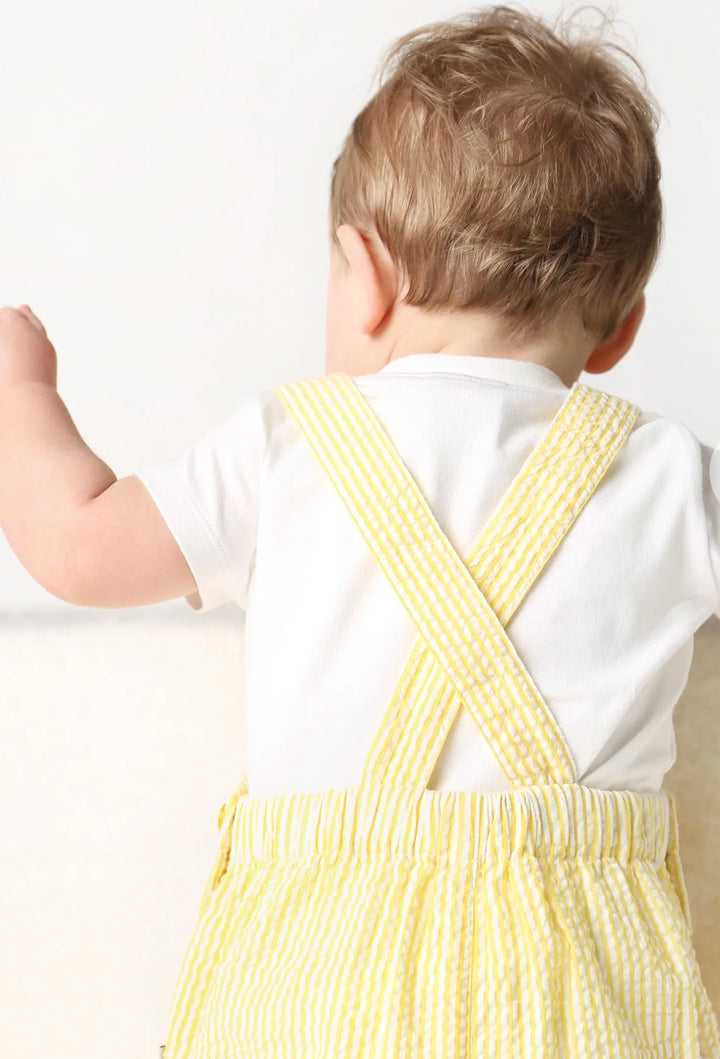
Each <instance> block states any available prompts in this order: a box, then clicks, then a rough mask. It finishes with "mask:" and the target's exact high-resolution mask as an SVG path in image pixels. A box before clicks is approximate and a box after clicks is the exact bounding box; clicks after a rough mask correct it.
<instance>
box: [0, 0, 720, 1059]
mask: <svg viewBox="0 0 720 1059" xmlns="http://www.w3.org/2000/svg"><path fill="white" fill-rule="evenodd" d="M572 29H573V27H572V26H571V25H570V24H569V23H568V24H559V25H557V26H555V27H551V26H548V25H547V24H545V23H544V22H543V21H542V20H541V19H540V18H537V17H534V16H532V15H529V14H527V13H524V12H522V11H519V10H516V9H514V8H511V7H507V6H495V7H488V8H484V9H481V10H478V11H476V12H472V13H470V14H468V15H466V16H463V17H458V18H457V19H453V20H449V21H446V22H439V23H435V24H432V25H429V26H424V27H421V28H420V29H417V30H415V31H413V32H410V33H407V34H405V36H403V37H401V38H400V39H399V40H398V41H397V42H396V43H395V44H394V45H393V47H392V48H391V49H390V50H389V52H388V54H387V56H386V70H387V71H388V72H389V76H388V78H387V80H386V81H385V83H384V84H382V85H381V87H380V88H379V90H378V92H377V93H376V94H375V95H374V96H373V98H372V99H371V100H370V101H369V103H368V104H367V105H366V106H365V107H364V108H363V110H362V111H361V112H360V114H358V116H357V117H356V118H355V120H354V121H353V123H352V127H351V129H350V132H349V134H348V136H347V138H346V141H345V143H344V145H343V148H342V151H341V153H340V155H339V157H338V158H337V159H336V161H335V164H334V167H333V174H332V185H331V193H330V215H329V229H330V241H331V242H330V258H331V260H330V274H329V283H328V298H327V343H326V364H325V367H326V373H325V374H324V375H322V376H319V377H318V378H315V379H309V380H301V381H297V382H290V383H287V384H284V385H282V386H279V387H276V388H274V389H273V390H269V391H265V392H263V393H260V394H253V395H251V396H249V397H247V398H245V399H244V400H243V401H241V402H240V403H239V404H238V407H237V409H236V410H235V412H234V413H233V414H232V415H231V416H229V417H228V418H227V419H225V420H223V422H222V423H220V424H219V425H218V426H217V427H216V428H214V430H213V431H211V432H210V433H209V434H208V435H207V436H206V437H205V438H203V439H201V440H200V441H199V442H197V443H196V444H194V445H193V446H191V447H190V448H189V449H188V450H187V451H186V453H184V454H183V456H182V457H181V458H179V459H177V460H175V461H166V462H165V463H163V464H158V465H157V466H155V467H150V468H148V469H146V470H145V471H144V472H142V473H141V474H135V475H130V476H128V477H126V478H122V479H117V478H116V476H115V475H114V474H113V473H112V471H111V470H110V468H109V467H108V466H107V465H106V464H105V463H104V462H103V461H102V460H101V459H99V458H98V457H97V456H96V455H95V454H94V453H93V452H91V450H90V449H89V448H88V447H87V445H86V444H85V443H84V442H83V440H82V439H81V437H80V436H79V434H78V432H77V430H76V428H75V426H74V424H73V422H72V420H71V418H70V416H69V414H68V412H67V409H66V407H65V405H64V404H63V402H62V400H61V399H60V397H59V396H58V393H57V389H56V381H57V378H56V357H55V350H54V348H53V346H52V343H51V342H50V340H49V339H48V337H47V334H46V332H45V328H44V327H43V325H42V323H41V322H40V321H39V320H38V319H37V317H36V316H35V315H34V314H33V313H32V311H31V310H30V309H29V307H28V306H21V307H20V308H19V309H13V308H9V307H6V308H4V309H2V310H0V525H2V528H3V530H4V532H5V534H6V536H7V539H8V541H9V542H10V545H11V546H12V548H13V549H14V551H15V553H16V555H17V556H18V558H19V560H20V561H21V562H22V563H23V564H24V565H25V567H26V568H27V569H28V571H29V572H30V573H31V574H32V576H33V577H34V578H36V579H37V580H38V582H39V583H40V584H41V585H43V586H44V587H45V588H46V589H47V590H48V591H49V592H51V593H52V594H53V595H55V596H57V597H59V598H60V599H63V600H65V601H67V602H69V603H75V604H78V605H80V606H87V607H135V606H142V605H147V604H151V603H155V602H160V601H163V600H168V599H175V598H183V597H184V598H185V599H186V600H187V602H188V603H189V605H190V606H192V607H193V608H194V609H196V610H209V609H212V608H213V607H215V606H218V605H219V604H221V603H224V602H227V601H230V600H232V601H234V602H235V603H237V604H238V605H239V606H240V607H242V608H243V609H244V610H245V611H246V636H247V647H246V687H247V695H246V705H247V710H248V733H249V747H248V755H249V762H250V765H249V769H248V774H247V775H245V776H243V777H242V780H241V781H240V783H239V784H238V786H237V789H236V790H235V791H234V792H233V793H232V795H231V796H230V797H229V798H228V800H227V802H226V803H225V804H224V805H223V807H222V809H221V812H220V817H219V821H218V823H219V827H220V829H221V832H222V835H221V841H220V848H219V851H218V855H217V859H216V862H215V864H214V866H213V869H212V872H211V874H210V877H209V879H208V884H207V887H206V889H205V892H204V894H203V898H202V901H201V906H200V912H199V915H198V920H197V924H196V927H195V930H194V933H193V936H192V938H191V940H190V943H189V946H188V950H187V954H186V957H185V960H184V962H183V967H182V970H181V972H180V975H179V979H178V982H177V987H176V991H175V996H174V1000H173V1008H172V1015H171V1019H170V1028H169V1032H168V1037H167V1043H166V1045H165V1046H164V1047H165V1053H164V1059H218V1057H219V1056H223V1057H224V1059H231V1057H233V1056H237V1057H238V1059H240V1057H241V1056H242V1057H249V1056H254V1057H260V1056H262V1057H263V1059H266V1057H270V1056H278V1057H279V1056H288V1057H290V1056H292V1057H301V1059H311V1057H312V1059H316V1057H318V1056H321V1055H322V1056H327V1057H330V1056H333V1057H337V1059H341V1057H346V1056H347V1057H348V1059H378V1057H380V1056H382V1057H384V1059H390V1057H397V1059H405V1057H407V1059H410V1057H411V1056H412V1057H414V1059H474V1057H475V1056H479V1055H483V1056H484V1057H486V1059H488V1057H493V1059H501V1057H502V1059H514V1057H518V1059H519V1057H532V1059H541V1057H547V1059H550V1057H558V1059H559V1057H560V1056H580V1055H583V1056H588V1057H589V1056H593V1057H594V1056H598V1057H599V1056H603V1057H617V1059H629V1057H630V1056H640V1055H651V1054H652V1055H661V1054H662V1055H665V1056H668V1057H671V1056H672V1059H681V1057H683V1059H686V1057H690V1056H694V1057H697V1059H700V1057H701V1056H703V1057H706V1059H707V1057H716V1059H720V1033H719V1032H718V1026H717V1021H716V1018H715V1015H714V1013H713V1011H712V1008H711V1005H710V1002H709V999H708V996H707V993H706V992H705V989H704V987H703V984H702V982H701V980H700V974H699V969H698V965H697V961H696V958H695V953H694V949H693V944H692V929H691V920H690V913H689V908H688V904H687V894H686V892H685V887H684V881H683V875H682V869H681V865H680V860H679V852H678V836H677V819H676V812H675V804H674V800H673V798H672V796H671V795H669V794H666V793H664V792H662V791H661V784H662V780H663V776H664V774H665V773H666V772H667V770H668V769H669V767H670V765H671V764H672V760H673V755H674V743H673V740H672V710H673V706H674V704H675V702H676V701H677V698H678V696H679V694H680V691H681V690H682V687H683V685H684V682H685V679H686V677H687V672H688V668H689V664H690V658H691V656H692V637H693V634H694V632H695V630H696V629H697V628H698V627H699V626H700V625H701V624H702V623H703V622H704V621H705V619H706V618H707V617H709V616H710V615H711V614H712V613H718V612H720V589H719V587H718V586H719V585H720V520H719V517H718V510H717V507H718V505H717V504H716V503H714V501H713V499H712V497H711V490H710V486H709V455H710V453H709V450H708V449H707V447H706V446H702V445H701V444H700V443H699V442H698V440H697V439H696V438H695V437H694V436H693V435H692V433H691V432H690V431H689V430H688V429H687V428H686V427H684V426H683V425H682V424H677V423H674V422H673V421H671V420H667V419H664V418H663V417H661V416H657V415H654V414H652V413H646V412H643V411H642V410H641V409H639V408H638V407H637V406H635V405H633V404H631V403H630V402H628V401H625V400H623V399H621V398H619V397H615V396H613V395H612V394H609V393H605V392H603V391H602V390H598V389H596V388H593V387H589V386H586V385H585V384H581V383H579V377H580V375H581V374H582V372H586V373H594V374H598V373H602V372H606V371H609V370H610V369H611V368H612V367H614V365H615V364H617V363H618V361H619V360H620V359H621V358H622V357H623V356H624V355H625V354H626V353H627V352H628V350H629V349H630V348H631V346H632V344H633V341H634V339H635V336H636V334H637V332H638V328H639V327H640V324H641V322H642V318H643V314H644V311H645V293H644V292H645V288H646V285H647V282H648V279H649V277H650V275H651V273H652V270H653V268H654V265H655V262H656V259H657V255H658V251H659V246H660V239H661V216H662V203H661V193H660V164H659V161H658V156H657V151H656V145H655V133H656V131H657V124H658V119H657V110H656V104H655V103H654V101H653V100H652V97H651V95H650V93H649V92H648V90H647V87H646V85H645V84H644V82H642V83H641V82H640V81H638V79H637V76H636V74H637V72H640V73H642V71H641V68H640V67H639V65H638V64H637V63H636V62H635V60H634V59H633V58H632V56H630V55H629V53H627V52H626V51H625V50H624V49H622V48H619V47H617V46H616V45H612V44H610V43H609V42H607V41H606V40H604V39H603V37H602V34H601V33H597V34H592V33H589V32H586V33H584V34H580V35H577V36H575V35H574V34H573V32H572ZM623 56H624V57H625V58H629V59H630V60H631V64H630V65H628V64H626V63H624V62H623V61H622V57H623ZM632 64H635V71H633V69H632Z"/></svg>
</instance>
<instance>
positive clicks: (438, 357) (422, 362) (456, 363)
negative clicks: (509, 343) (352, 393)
mask: <svg viewBox="0 0 720 1059" xmlns="http://www.w3.org/2000/svg"><path fill="white" fill-rule="evenodd" d="M427 372H448V373H450V374H453V375H472V376H475V377H477V378H480V379H496V380H498V381H499V382H507V383H510V384H511V385H512V384H514V385H516V386H536V387H540V388H542V389H549V390H560V391H563V392H565V393H567V391H568V390H569V389H570V387H569V386H566V385H565V383H564V382H563V381H562V379H561V378H560V376H559V375H558V374H557V373H556V372H554V371H553V370H552V369H551V368H548V367H546V366H545V365H544V364H536V363H535V362H534V361H530V360H516V359H512V358H510V357H478V356H471V355H470V354H466V353H409V354H407V355H406V356H403V357H397V358H396V359H395V360H391V361H389V362H388V363H387V364H386V365H385V366H384V367H383V368H381V369H380V371H379V372H378V375H389V374H393V375H394V374H396V373H398V374H400V373H402V374H413V375H414V374H425V373H427Z"/></svg>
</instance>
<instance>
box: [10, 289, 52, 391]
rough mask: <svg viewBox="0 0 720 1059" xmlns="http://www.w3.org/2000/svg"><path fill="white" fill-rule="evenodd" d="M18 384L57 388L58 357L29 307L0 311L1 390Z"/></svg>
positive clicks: (22, 306) (23, 306)
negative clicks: (47, 384)
mask: <svg viewBox="0 0 720 1059" xmlns="http://www.w3.org/2000/svg"><path fill="white" fill-rule="evenodd" d="M17 382H46V383H49V384H50V385H51V386H55V387H57V354H56V352H55V347H54V346H53V344H52V342H51V341H50V339H49V338H48V337H47V332H46V330H45V328H44V327H43V325H42V323H41V322H40V320H38V318H37V316H35V314H34V313H33V311H32V309H31V308H30V307H29V306H28V305H21V306H20V308H19V309H15V308H13V307H12V306H10V305H6V306H4V307H3V308H0V388H2V387H5V386H11V385H13V384H14V383H17Z"/></svg>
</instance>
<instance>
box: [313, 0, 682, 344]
mask: <svg viewBox="0 0 720 1059" xmlns="http://www.w3.org/2000/svg"><path fill="white" fill-rule="evenodd" d="M601 14H602V13H601ZM611 29H612V27H611V23H610V20H609V19H608V18H607V17H605V18H604V19H603V22H602V23H601V24H600V25H599V26H597V27H595V28H594V29H593V28H587V27H582V26H578V25H577V24H576V23H574V22H573V19H572V18H568V19H566V20H562V19H558V20H557V21H556V22H555V23H554V24H553V25H550V24H547V23H545V22H544V21H543V20H542V19H541V18H539V17H537V16H535V15H531V14H528V13H526V12H523V11H521V10H519V9H517V8H511V7H508V6H504V5H499V6H493V7H488V8H484V9H481V10H478V11H473V12H470V13H468V14H463V15H458V16H457V17H456V18H453V19H450V20H448V21H443V22H435V23H431V24H429V25H424V26H421V27H420V28H419V29H416V30H413V31H411V32H409V33H407V34H405V35H404V36H402V37H400V38H399V39H398V40H397V41H396V42H395V43H394V44H393V45H392V46H391V47H390V48H389V49H388V51H387V52H386V54H385V56H384V59H383V61H382V63H381V66H380V73H381V86H380V88H379V89H378V91H377V92H376V93H375V95H374V96H373V97H372V98H371V99H370V101H369V102H368V103H367V104H366V106H365V107H364V108H363V109H362V110H361V112H360V113H359V114H358V116H357V117H356V118H355V120H354V122H353V124H352V127H351V129H350V132H349V133H348V135H347V137H346V139H345V142H344V144H343V148H342V151H341V153H340V155H339V157H338V158H337V159H336V160H335V163H334V165H333V171H332V184H331V191H330V215H329V222H330V236H331V239H332V240H333V241H334V243H335V245H336V247H338V252H340V253H341V251H340V248H339V243H338V240H337V236H336V235H335V231H336V228H337V227H338V226H339V225H341V224H343V223H350V224H353V225H355V226H356V227H357V228H359V229H360V230H361V231H368V230H372V229H374V230H375V231H376V232H377V233H378V235H379V236H380V238H381V239H382V240H383V242H384V244H385V246H386V247H387V249H388V251H389V253H390V255H391V257H392V259H393V261H394V262H395V264H396V265H397V266H398V268H399V269H400V271H401V274H402V275H403V277H404V279H405V283H406V287H405V290H406V294H405V299H404V300H405V301H406V302H407V303H408V304H409V305H416V306H422V307H424V308H425V309H426V310H427V311H432V310H446V311H449V310H459V309H471V308H472V309H485V310H487V311H490V312H494V313H497V314H498V316H500V317H502V318H503V319H504V321H505V323H506V325H507V330H508V334H509V335H510V336H511V337H513V338H515V339H516V340H518V341H520V342H522V341H525V340H526V339H528V338H529V337H530V336H531V335H532V334H537V333H539V332H542V331H543V330H545V329H546V328H549V327H553V326H555V325H556V324H557V323H558V322H560V321H561V320H563V319H564V318H565V317H568V318H569V317H570V316H573V317H577V316H578V314H580V315H581V318H582V320H583V323H584V325H585V327H586V328H587V329H588V331H590V332H591V333H593V334H597V335H598V337H599V339H600V340H602V339H604V338H607V337H608V336H609V335H611V334H612V333H613V331H614V330H615V329H616V328H617V326H618V325H619V324H620V323H621V321H622V320H623V318H624V317H625V315H627V313H628V312H629V310H630V309H631V308H632V306H633V305H634V303H635V302H636V300H637V299H638V297H639V296H640V294H641V293H642V291H643V289H644V287H645V285H646V283H647V280H648V278H649V277H650V274H651V272H652V270H653V268H654V265H655V262H656V260H657V256H658V252H659V248H660V240H661V226H662V201H661V194H660V163H659V160H658V155H657V149H656V143H655V136H656V132H657V129H658V125H659V118H658V115H659V107H658V105H657V103H656V101H655V100H654V98H653V96H652V95H651V93H650V92H649V90H648V88H647V83H646V79H645V75H644V72H643V70H642V67H641V66H640V64H639V62H638V61H637V60H636V59H635V58H634V56H633V55H632V54H631V52H630V51H629V50H628V49H627V47H624V46H623V45H621V44H617V43H614V42H613V41H611V40H610V39H609V36H608V32H609V31H611ZM383 75H384V80H383Z"/></svg>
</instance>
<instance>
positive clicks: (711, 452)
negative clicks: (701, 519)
mask: <svg viewBox="0 0 720 1059" xmlns="http://www.w3.org/2000/svg"><path fill="white" fill-rule="evenodd" d="M700 458H701V464H702V489H703V507H704V511H705V520H706V526H707V541H708V557H709V561H710V569H711V572H712V576H713V579H714V586H715V606H714V608H713V613H714V614H716V615H717V616H718V617H720V447H717V448H714V449H713V448H711V447H710V446H709V445H704V444H702V442H700Z"/></svg>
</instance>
